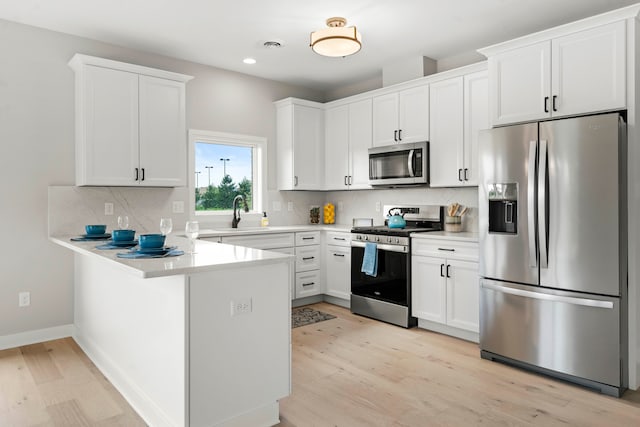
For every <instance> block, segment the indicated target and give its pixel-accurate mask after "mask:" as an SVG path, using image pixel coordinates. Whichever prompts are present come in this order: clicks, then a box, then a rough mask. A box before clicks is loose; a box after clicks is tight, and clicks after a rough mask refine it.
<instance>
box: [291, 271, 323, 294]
mask: <svg viewBox="0 0 640 427" xmlns="http://www.w3.org/2000/svg"><path fill="white" fill-rule="evenodd" d="M321 293H322V282H321V281H320V270H313V271H305V272H302V273H296V298H303V297H308V296H311V295H317V294H321Z"/></svg>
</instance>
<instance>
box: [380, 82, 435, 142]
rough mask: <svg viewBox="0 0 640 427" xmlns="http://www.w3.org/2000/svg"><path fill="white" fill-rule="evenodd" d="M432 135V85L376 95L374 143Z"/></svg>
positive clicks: (420, 138) (405, 140) (414, 139)
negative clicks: (430, 92)
mask: <svg viewBox="0 0 640 427" xmlns="http://www.w3.org/2000/svg"><path fill="white" fill-rule="evenodd" d="M428 139H429V85H426V84H425V85H421V86H417V87H413V88H410V89H405V90H401V91H398V92H393V93H388V94H385V95H380V96H376V97H374V98H373V146H382V145H391V144H395V143H402V142H420V141H427V140H428Z"/></svg>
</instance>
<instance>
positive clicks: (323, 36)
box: [311, 17, 362, 57]
mask: <svg viewBox="0 0 640 427" xmlns="http://www.w3.org/2000/svg"><path fill="white" fill-rule="evenodd" d="M346 24H347V20H346V19H344V18H340V17H335V18H329V19H327V28H323V29H321V30H318V31H314V32H312V33H311V49H313V51H314V52H315V53H317V54H320V55H324V56H332V57H339V56H349V55H353V54H354V53H357V52H358V51H359V50H360V48H361V47H362V37H361V36H360V33H359V32H358V30H356V27H345V25H346Z"/></svg>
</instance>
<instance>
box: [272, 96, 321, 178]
mask: <svg viewBox="0 0 640 427" xmlns="http://www.w3.org/2000/svg"><path fill="white" fill-rule="evenodd" d="M275 105H276V119H277V153H278V166H277V168H278V190H323V189H324V110H323V106H322V104H318V103H315V102H311V101H304V100H298V99H293V98H287V99H284V100H282V101H277V102H276V103H275Z"/></svg>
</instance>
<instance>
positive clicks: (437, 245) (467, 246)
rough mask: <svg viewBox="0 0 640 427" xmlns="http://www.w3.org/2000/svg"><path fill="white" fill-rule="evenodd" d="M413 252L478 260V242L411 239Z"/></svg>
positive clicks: (420, 254) (413, 253)
mask: <svg viewBox="0 0 640 427" xmlns="http://www.w3.org/2000/svg"><path fill="white" fill-rule="evenodd" d="M411 254H412V255H419V256H435V257H442V258H450V259H460V260H466V261H478V244H477V243H476V242H460V241H447V240H444V239H433V240H431V239H411Z"/></svg>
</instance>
